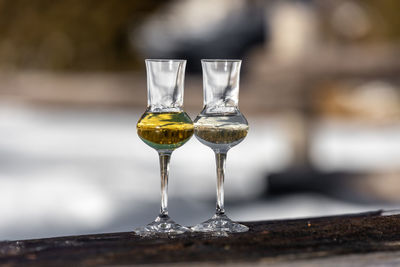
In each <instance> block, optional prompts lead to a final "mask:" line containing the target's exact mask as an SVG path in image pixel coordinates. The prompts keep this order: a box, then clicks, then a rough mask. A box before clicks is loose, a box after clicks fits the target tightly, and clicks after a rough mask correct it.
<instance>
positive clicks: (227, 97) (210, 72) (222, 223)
mask: <svg viewBox="0 0 400 267" xmlns="http://www.w3.org/2000/svg"><path fill="white" fill-rule="evenodd" d="M201 64H202V69H203V95H204V108H203V110H202V111H201V113H200V114H199V115H198V116H197V118H196V119H195V121H194V129H195V130H194V131H195V135H196V137H197V139H199V141H200V142H201V143H203V144H204V145H206V146H208V147H210V148H211V149H212V150H213V151H214V153H215V160H216V165H217V166H216V167H217V168H216V169H217V208H216V213H215V215H214V216H213V217H212V218H211V219H209V220H207V221H205V222H203V223H200V224H198V225H196V226H194V227H192V230H194V231H200V232H217V233H221V232H222V233H235V232H246V231H248V229H249V228H248V227H247V226H245V225H242V224H239V223H237V222H233V221H232V220H231V219H229V218H228V217H227V216H226V215H225V208H224V188H223V185H224V178H225V160H226V155H227V152H228V150H229V149H230V148H232V147H233V146H235V145H237V144H239V143H240V142H241V141H242V140H243V139H244V138H245V137H246V135H247V132H248V130H249V126H248V123H247V120H246V118H245V117H244V116H243V114H242V113H240V111H239V108H238V101H239V73H240V65H241V60H223V59H217V60H208V59H203V60H202V61H201Z"/></svg>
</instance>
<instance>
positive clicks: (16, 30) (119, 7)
mask: <svg viewBox="0 0 400 267" xmlns="http://www.w3.org/2000/svg"><path fill="white" fill-rule="evenodd" d="M166 2H168V1H157V0H146V1H141V0H131V1H127V0H57V1H54V0H35V1H30V0H0V68H3V69H4V68H12V69H14V68H16V69H32V68H34V69H51V70H121V69H132V68H135V67H136V66H137V64H138V56H137V55H136V54H135V52H134V51H132V50H131V47H130V45H129V38H128V36H129V32H130V31H131V30H132V29H134V27H135V25H138V24H139V23H140V22H141V21H142V20H143V18H145V17H146V16H147V15H148V14H149V13H151V12H152V11H153V10H155V9H156V8H158V7H159V6H161V5H162V4H165V3H166ZM140 63H141V62H140Z"/></svg>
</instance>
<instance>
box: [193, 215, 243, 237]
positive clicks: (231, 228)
mask: <svg viewBox="0 0 400 267" xmlns="http://www.w3.org/2000/svg"><path fill="white" fill-rule="evenodd" d="M191 229H192V231H195V232H213V233H221V235H224V236H225V235H226V234H224V233H242V232H247V231H248V230H249V227H247V226H246V225H243V224H240V223H237V222H234V221H232V220H231V219H229V218H228V217H227V216H226V215H225V214H215V215H214V216H213V217H212V218H211V219H209V220H207V221H205V222H202V223H200V224H198V225H195V226H193V227H191Z"/></svg>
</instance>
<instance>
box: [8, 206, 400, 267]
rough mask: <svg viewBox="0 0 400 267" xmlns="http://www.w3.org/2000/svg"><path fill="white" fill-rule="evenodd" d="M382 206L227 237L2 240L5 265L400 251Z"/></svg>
mask: <svg viewBox="0 0 400 267" xmlns="http://www.w3.org/2000/svg"><path fill="white" fill-rule="evenodd" d="M386 214H387V213H382V212H381V211H376V212H369V213H362V214H353V215H341V216H332V217H321V218H309V219H297V220H275V221H258V222H245V223H244V224H246V225H248V226H249V227H250V231H249V232H247V233H242V234H232V235H230V236H228V237H216V236H212V235H206V234H200V233H189V234H185V235H180V236H176V237H168V236H158V237H153V238H140V237H138V236H137V235H135V234H133V233H132V232H125V233H111V234H97V235H84V236H68V237H55V238H46V239H35V240H23V241H5V242H0V264H4V265H8V266H16V265H21V266H26V265H30V266H60V265H61V266H72V265H73V266H76V265H78V266H79V265H85V266H93V265H117V264H139V263H178V262H241V261H246V262H256V261H258V260H263V261H266V260H267V261H268V262H276V261H283V260H285V259H286V260H287V259H289V258H290V259H293V260H295V259H298V260H300V259H301V260H304V259H311V258H321V257H328V256H334V255H344V254H354V253H368V252H378V251H383V252H384V251H399V250H400V215H386Z"/></svg>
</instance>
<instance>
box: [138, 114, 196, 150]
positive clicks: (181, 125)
mask: <svg viewBox="0 0 400 267" xmlns="http://www.w3.org/2000/svg"><path fill="white" fill-rule="evenodd" d="M136 128H137V133H138V135H139V137H140V138H141V139H142V140H143V141H144V142H145V143H146V144H148V145H149V146H151V147H153V148H155V149H158V150H163V149H166V150H172V149H175V148H178V147H180V146H182V145H183V144H184V143H186V142H187V141H188V140H189V139H190V137H192V135H193V122H192V120H191V119H190V117H189V116H188V115H187V114H186V113H185V112H169V113H150V112H146V113H145V114H143V116H142V117H141V118H140V120H139V122H138V123H137V125H136Z"/></svg>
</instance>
